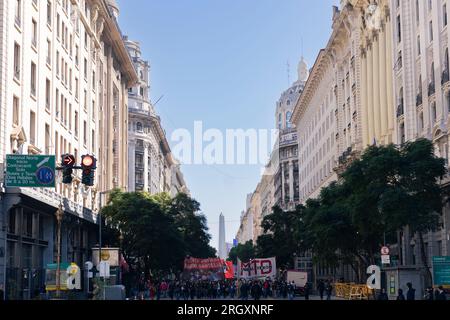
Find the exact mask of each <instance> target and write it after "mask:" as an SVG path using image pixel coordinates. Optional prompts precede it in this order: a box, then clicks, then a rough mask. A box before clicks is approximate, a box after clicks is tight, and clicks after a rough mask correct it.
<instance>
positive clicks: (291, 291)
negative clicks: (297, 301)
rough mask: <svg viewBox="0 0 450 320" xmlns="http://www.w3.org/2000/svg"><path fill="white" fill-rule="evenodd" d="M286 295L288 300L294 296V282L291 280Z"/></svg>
mask: <svg viewBox="0 0 450 320" xmlns="http://www.w3.org/2000/svg"><path fill="white" fill-rule="evenodd" d="M287 291H288V297H289V300H294V296H295V282H294V281H292V282H291V283H290V284H288V288H287Z"/></svg>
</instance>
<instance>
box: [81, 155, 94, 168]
mask: <svg viewBox="0 0 450 320" xmlns="http://www.w3.org/2000/svg"><path fill="white" fill-rule="evenodd" d="M82 158H83V159H82V160H81V165H82V166H83V167H84V168H92V167H95V158H94V157H93V156H89V155H86V156H83V157H82Z"/></svg>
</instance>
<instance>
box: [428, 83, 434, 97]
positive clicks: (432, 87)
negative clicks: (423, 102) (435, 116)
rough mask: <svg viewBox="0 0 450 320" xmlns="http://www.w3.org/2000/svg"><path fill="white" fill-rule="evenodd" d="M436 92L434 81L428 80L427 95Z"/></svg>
mask: <svg viewBox="0 0 450 320" xmlns="http://www.w3.org/2000/svg"><path fill="white" fill-rule="evenodd" d="M435 93H436V87H435V84H434V82H430V84H428V96H429V97H430V96H432V95H433V94H435Z"/></svg>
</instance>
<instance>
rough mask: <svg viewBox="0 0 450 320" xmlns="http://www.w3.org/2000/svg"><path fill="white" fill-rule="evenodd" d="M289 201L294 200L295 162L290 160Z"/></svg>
mask: <svg viewBox="0 0 450 320" xmlns="http://www.w3.org/2000/svg"><path fill="white" fill-rule="evenodd" d="M289 201H290V202H294V163H293V162H292V160H290V161H289Z"/></svg>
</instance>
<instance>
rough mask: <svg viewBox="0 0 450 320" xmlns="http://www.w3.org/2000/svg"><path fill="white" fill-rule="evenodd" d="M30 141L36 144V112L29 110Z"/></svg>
mask: <svg viewBox="0 0 450 320" xmlns="http://www.w3.org/2000/svg"><path fill="white" fill-rule="evenodd" d="M30 143H31V144H32V145H36V114H35V113H34V112H33V111H30Z"/></svg>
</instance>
